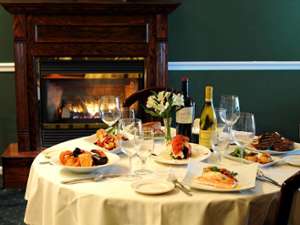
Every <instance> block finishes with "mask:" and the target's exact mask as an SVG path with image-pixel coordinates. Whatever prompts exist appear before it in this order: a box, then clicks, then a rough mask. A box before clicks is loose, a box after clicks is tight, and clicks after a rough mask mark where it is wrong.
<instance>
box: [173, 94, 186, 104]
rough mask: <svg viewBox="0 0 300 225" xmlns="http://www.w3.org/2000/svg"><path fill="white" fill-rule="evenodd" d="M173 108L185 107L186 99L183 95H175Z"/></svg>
mask: <svg viewBox="0 0 300 225" xmlns="http://www.w3.org/2000/svg"><path fill="white" fill-rule="evenodd" d="M172 97H173V104H172V105H173V106H183V105H184V99H183V95H182V94H177V95H176V94H173V96H172Z"/></svg>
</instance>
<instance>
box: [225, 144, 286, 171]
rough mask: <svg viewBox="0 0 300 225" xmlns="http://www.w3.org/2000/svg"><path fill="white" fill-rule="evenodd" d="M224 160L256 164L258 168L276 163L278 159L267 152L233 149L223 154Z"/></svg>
mask: <svg viewBox="0 0 300 225" xmlns="http://www.w3.org/2000/svg"><path fill="white" fill-rule="evenodd" d="M224 155H225V157H226V158H229V159H232V160H235V161H242V162H244V163H258V165H259V166H260V167H268V166H271V165H273V164H275V163H277V161H278V160H280V158H278V157H274V156H271V154H270V153H268V152H258V151H252V150H248V149H244V148H241V147H235V148H234V149H232V150H229V153H225V154H224Z"/></svg>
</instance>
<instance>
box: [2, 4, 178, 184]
mask: <svg viewBox="0 0 300 225" xmlns="http://www.w3.org/2000/svg"><path fill="white" fill-rule="evenodd" d="M0 4H1V5H2V6H3V7H4V8H5V9H6V10H7V11H9V12H10V13H11V14H13V15H14V19H13V36H14V52H15V71H16V72H15V77H16V79H15V81H16V104H17V107H16V109H17V138H18V145H13V146H14V147H13V149H14V150H13V151H12V147H11V146H10V147H9V148H8V149H7V150H6V151H5V153H4V155H3V157H2V160H3V172H4V185H5V186H6V187H10V186H14V187H15V186H23V185H24V183H25V182H26V179H23V178H24V177H25V178H26V174H27V173H28V169H29V166H30V163H29V164H26V163H25V164H26V165H27V166H26V170H27V171H25V176H24V173H23V175H22V177H23V178H22V179H20V181H14V182H13V183H12V182H10V178H9V174H11V173H12V174H14V175H13V176H15V177H16V173H22V172H21V169H20V168H19V167H18V168H12V166H13V165H14V162H11V160H12V159H14V158H17V159H18V160H20V159H22V160H25V161H26V162H28V161H30V162H31V161H32V159H33V158H34V157H35V155H36V154H37V153H38V151H40V150H41V141H40V122H39V121H40V120H39V110H38V95H37V88H38V87H37V76H36V72H35V71H36V68H35V67H36V65H35V58H38V57H56V56H58V57H64V56H70V57H81V56H83V57H84V56H89V57H144V58H145V80H144V87H145V88H149V87H165V86H166V80H167V73H168V60H167V49H168V43H167V41H168V14H169V13H170V12H172V11H173V10H174V9H175V8H176V7H177V6H178V5H179V4H180V3H179V2H178V1H172V0H135V1H133V0H132V1H130V0H127V1H126V0H27V1H24V0H0ZM22 155H25V157H22ZM7 160H8V161H9V160H10V161H9V162H10V163H8V162H7ZM21 164H22V163H21ZM7 165H9V166H7ZM22 168H25V167H22ZM10 169H17V170H14V171H11V170H10ZM16 179H18V178H16Z"/></svg>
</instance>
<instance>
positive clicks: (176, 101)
mask: <svg viewBox="0 0 300 225" xmlns="http://www.w3.org/2000/svg"><path fill="white" fill-rule="evenodd" d="M183 105H184V99H183V95H182V94H175V93H173V92H169V91H160V92H158V93H156V92H153V95H151V96H149V97H148V99H147V104H146V108H145V112H147V113H149V114H150V115H151V116H153V117H159V118H162V119H163V122H164V126H165V139H166V142H169V141H170V140H171V122H172V118H171V114H172V111H173V110H175V108H176V107H179V106H183Z"/></svg>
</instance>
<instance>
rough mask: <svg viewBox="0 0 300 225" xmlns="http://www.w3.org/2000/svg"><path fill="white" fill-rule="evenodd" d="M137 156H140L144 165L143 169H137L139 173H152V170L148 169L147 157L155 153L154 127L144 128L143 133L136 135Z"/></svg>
mask: <svg viewBox="0 0 300 225" xmlns="http://www.w3.org/2000/svg"><path fill="white" fill-rule="evenodd" d="M135 138H136V147H137V156H138V157H139V158H140V160H141V163H142V166H141V169H139V170H136V171H135V173H136V174H138V175H145V174H149V173H152V171H151V170H149V169H146V162H147V159H148V158H149V157H150V156H151V154H152V153H153V147H154V130H153V129H152V128H143V130H142V132H141V133H137V134H136V136H135Z"/></svg>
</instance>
